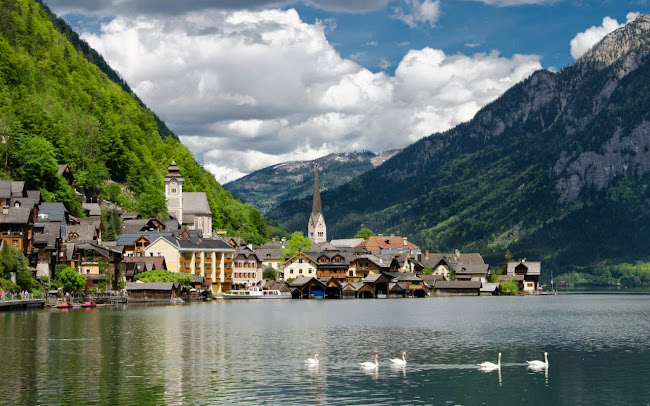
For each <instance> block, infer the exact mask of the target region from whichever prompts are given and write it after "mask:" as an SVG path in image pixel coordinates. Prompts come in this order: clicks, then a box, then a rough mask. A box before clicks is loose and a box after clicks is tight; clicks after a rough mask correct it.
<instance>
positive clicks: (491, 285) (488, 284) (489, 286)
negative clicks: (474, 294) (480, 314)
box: [481, 282, 499, 292]
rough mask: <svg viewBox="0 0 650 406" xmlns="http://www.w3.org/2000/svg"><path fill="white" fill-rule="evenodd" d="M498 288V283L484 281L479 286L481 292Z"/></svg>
mask: <svg viewBox="0 0 650 406" xmlns="http://www.w3.org/2000/svg"><path fill="white" fill-rule="evenodd" d="M498 288H499V283H491V282H486V283H484V284H483V285H482V286H481V292H494V291H495V290H497V289H498Z"/></svg>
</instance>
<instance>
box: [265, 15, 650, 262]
mask: <svg viewBox="0 0 650 406" xmlns="http://www.w3.org/2000/svg"><path fill="white" fill-rule="evenodd" d="M649 54H650V17H649V16H647V15H642V16H640V17H639V18H638V19H637V20H636V21H634V22H631V23H629V24H628V25H626V26H625V27H622V28H620V29H619V30H617V31H614V32H613V33H611V34H610V35H608V36H607V37H605V38H604V39H603V40H602V41H601V42H600V43H599V44H597V45H596V46H594V47H593V48H592V49H591V50H590V51H589V52H587V53H586V54H585V55H584V56H583V57H581V58H579V59H578V60H577V61H576V62H575V63H574V64H573V65H571V66H569V67H566V68H564V69H562V70H561V71H559V72H549V71H546V70H541V71H537V72H535V73H534V74H533V75H531V76H530V77H529V78H528V79H526V80H524V81H522V82H521V83H519V84H517V85H515V86H513V87H512V88H511V89H509V90H508V91H507V92H506V93H504V94H503V95H502V96H501V97H500V98H499V99H497V100H495V101H494V102H492V103H490V104H489V105H487V106H485V107H484V108H483V109H481V110H480V111H479V112H478V113H477V114H476V116H475V117H474V118H473V119H472V120H471V121H469V122H467V123H463V124H460V125H458V126H457V127H455V128H453V129H451V130H449V131H446V132H443V133H437V134H433V135H431V136H429V137H426V138H424V139H422V140H420V141H418V142H416V143H414V144H412V145H410V146H409V147H407V148H405V149H404V150H403V151H402V152H400V153H399V154H397V155H395V156H394V157H393V158H392V159H390V160H388V161H387V162H386V163H385V164H384V165H382V166H380V167H378V168H376V169H374V170H371V171H368V172H366V173H364V174H362V175H360V176H359V177H358V178H357V179H354V180H353V181H352V182H350V183H347V184H345V185H342V186H340V187H338V188H336V189H332V190H329V191H327V192H325V193H323V194H322V203H323V211H324V213H325V219H326V221H327V225H328V234H329V235H334V236H335V238H345V237H349V236H352V235H354V233H355V232H356V231H357V230H358V229H359V227H360V226H361V225H364V226H366V227H369V228H371V229H372V230H373V231H375V232H383V233H395V234H402V235H406V236H408V237H409V240H411V241H413V242H415V243H417V244H419V245H421V246H424V247H427V248H430V249H438V250H440V251H448V250H451V249H454V248H460V249H461V250H462V251H479V252H481V253H483V254H484V256H485V257H486V258H487V259H488V260H489V261H492V262H493V263H495V264H496V263H498V261H502V260H503V253H504V252H505V250H506V249H509V250H510V251H511V252H512V253H513V255H515V256H516V257H522V258H523V257H527V258H528V259H531V260H533V259H535V260H542V261H544V263H545V267H544V268H545V269H546V272H548V269H549V268H551V269H552V268H553V267H558V268H563V269H564V268H565V267H571V266H573V267H576V266H578V267H579V266H593V265H596V264H608V263H610V264H612V263H618V262H620V261H628V260H630V261H632V260H636V259H640V258H647V257H648V243H647V241H650V153H649V151H650V97H649V95H650V58H648V56H649ZM296 213H300V214H296ZM308 214H309V198H307V199H303V200H293V201H288V202H286V203H284V204H283V205H281V206H280V207H278V208H277V209H275V210H273V211H271V212H269V216H270V217H271V218H273V219H276V220H278V221H281V222H284V224H286V225H287V226H288V227H289V228H290V229H304V228H305V225H306V224H307V221H306V218H307V216H308Z"/></svg>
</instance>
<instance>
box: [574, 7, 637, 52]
mask: <svg viewBox="0 0 650 406" xmlns="http://www.w3.org/2000/svg"><path fill="white" fill-rule="evenodd" d="M639 15H641V14H640V13H628V14H627V16H626V19H627V21H626V22H625V23H624V24H619V23H618V21H616V20H615V19H613V18H611V17H605V18H603V24H602V25H600V26H598V27H596V26H592V27H591V28H588V29H587V30H586V31H584V32H581V33H578V35H576V36H575V38H573V39H572V40H571V56H572V57H573V58H574V59H578V58H580V57H581V56H582V55H584V54H585V53H586V52H587V51H589V50H590V49H591V47H593V46H594V45H596V44H597V43H598V42H600V40H601V39H603V38H605V36H606V35H607V34H609V33H610V32H612V31H615V30H617V29H619V28H621V27H623V26H625V25H626V24H629V23H630V22H632V21H634V20H636V19H637V17H639Z"/></svg>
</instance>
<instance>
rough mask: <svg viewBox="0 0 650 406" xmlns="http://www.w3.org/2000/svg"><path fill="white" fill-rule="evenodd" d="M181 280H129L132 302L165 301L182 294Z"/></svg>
mask: <svg viewBox="0 0 650 406" xmlns="http://www.w3.org/2000/svg"><path fill="white" fill-rule="evenodd" d="M181 289H182V287H181V284H180V282H146V283H143V282H127V283H126V292H127V294H128V300H129V301H130V302H163V301H170V300H172V299H174V298H177V297H180V296H181Z"/></svg>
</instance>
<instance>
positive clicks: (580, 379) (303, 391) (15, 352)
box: [0, 294, 650, 405]
mask: <svg viewBox="0 0 650 406" xmlns="http://www.w3.org/2000/svg"><path fill="white" fill-rule="evenodd" d="M649 333H650V295H642V294H599V295H582V294H578V295H558V296H538V297H449V298H426V299H387V300H386V299H384V300H382V299H369V300H338V301H334V300H325V301H323V300H320V301H315V300H283V301H282V300H281V301H264V300H262V301H236V302H225V301H218V302H211V303H195V304H185V305H181V306H134V305H126V306H123V307H120V308H102V309H99V308H98V309H94V310H72V311H61V310H50V309H46V310H34V311H26V312H5V313H0V355H1V357H2V365H3V368H1V369H0V399H1V400H0V403H2V404H11V405H28V404H43V405H68V404H70V405H76V404H102V405H104V404H105V405H115V404H121V405H141V404H163V405H195V404H200V405H205V404H233V403H234V404H241V405H279V404H292V405H293V404H300V405H303V404H315V405H362V404H363V405H368V404H378V405H379V404H381V405H385V404H391V405H400V404H403V405H419V404H422V405H482V404H486V405H521V404H527V405H599V404H607V405H613V404H615V405H648V404H649V403H650V385H649V384H650V334H649ZM402 351H406V353H407V356H406V357H407V365H406V366H405V367H404V368H401V367H397V368H396V367H392V366H391V365H390V361H389V360H388V358H397V357H399V356H400V355H401V353H402ZM544 351H548V353H549V364H550V366H549V368H548V369H547V370H542V371H539V372H536V371H530V370H528V369H527V368H526V362H525V361H526V360H531V359H539V360H543V359H544V355H543V353H544ZM499 352H501V353H502V361H501V362H502V366H501V370H500V372H499V371H492V372H482V371H479V370H478V369H477V364H478V363H480V362H483V361H492V362H495V363H496V362H497V354H498V353H499ZM315 353H318V354H319V356H320V360H321V363H320V364H319V365H318V366H316V367H312V366H309V365H307V364H305V362H304V360H305V359H306V358H308V357H313V356H314V354H315ZM375 353H378V354H379V367H378V368H377V369H376V370H375V369H372V370H369V371H368V370H362V369H361V368H360V366H359V363H360V362H364V361H373V360H374V354H375Z"/></svg>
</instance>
